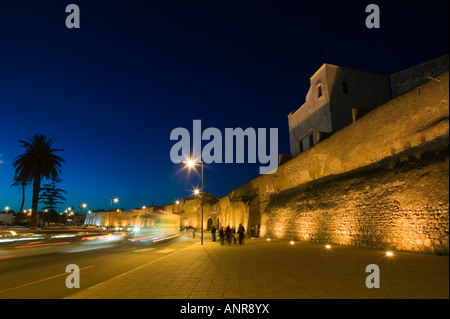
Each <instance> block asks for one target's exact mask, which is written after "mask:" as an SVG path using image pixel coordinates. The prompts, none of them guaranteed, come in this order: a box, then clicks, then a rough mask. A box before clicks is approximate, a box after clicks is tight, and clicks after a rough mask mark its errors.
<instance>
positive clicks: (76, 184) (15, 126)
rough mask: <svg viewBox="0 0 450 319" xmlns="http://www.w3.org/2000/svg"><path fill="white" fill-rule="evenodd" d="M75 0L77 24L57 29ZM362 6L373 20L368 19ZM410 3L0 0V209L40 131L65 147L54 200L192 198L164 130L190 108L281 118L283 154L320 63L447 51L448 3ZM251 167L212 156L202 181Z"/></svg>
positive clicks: (103, 203)
mask: <svg viewBox="0 0 450 319" xmlns="http://www.w3.org/2000/svg"><path fill="white" fill-rule="evenodd" d="M70 3H75V4H77V5H78V6H79V8H80V12H81V28H80V29H68V28H66V25H65V19H66V17H67V16H68V15H69V13H66V12H65V8H66V6H67V5H68V4H70ZM370 3H376V4H378V5H379V7H380V12H381V28H380V29H368V28H366V26H365V19H366V17H367V15H368V13H366V12H365V8H366V6H367V5H368V4H370ZM417 3H419V2H411V1H376V2H373V1H372V2H370V1H311V2H310V3H309V4H305V2H303V1H292V2H288V1H280V2H276V3H275V2H265V1H112V0H108V1H98V0H96V1H80V0H73V1H60V0H54V1H42V0H39V1H18V0H0V39H1V42H0V118H1V123H0V211H1V210H2V209H3V208H4V207H5V206H7V205H8V206H10V207H11V209H13V210H15V211H17V210H18V209H19V208H20V203H21V191H20V189H19V188H14V187H11V184H12V182H13V176H14V168H13V165H12V163H13V161H14V160H15V158H16V157H17V156H18V155H20V154H21V153H22V152H23V149H22V148H21V146H20V144H19V142H18V141H19V140H21V139H26V138H27V137H32V136H33V135H34V134H36V133H39V134H44V135H46V136H47V137H48V138H51V139H54V140H56V142H55V144H54V147H56V148H61V149H64V150H65V151H64V152H61V153H57V154H58V155H60V156H61V157H63V158H64V159H65V161H66V163H65V164H64V165H63V166H62V174H61V178H62V179H63V182H62V183H61V184H60V187H61V188H63V189H65V190H67V192H68V194H67V202H66V203H65V205H63V207H62V208H61V209H63V208H64V207H68V206H75V207H76V208H77V209H78V206H79V205H80V204H81V203H83V202H85V203H87V204H88V209H91V210H95V209H101V208H103V209H108V208H109V205H110V199H111V197H115V196H117V197H118V198H119V199H120V205H119V207H123V208H125V209H130V208H136V207H141V206H142V205H150V204H151V203H152V202H154V203H155V204H158V205H162V204H165V203H170V202H173V201H174V200H176V199H180V198H181V197H183V196H191V194H192V189H193V188H194V187H196V186H200V176H199V174H195V173H194V172H191V173H190V174H188V173H187V171H186V170H183V169H182V165H181V164H179V165H176V164H173V163H172V162H171V160H170V156H169V152H170V149H171V147H172V146H173V145H174V143H175V142H174V141H170V139H169V137H170V132H171V131H172V130H173V129H174V128H177V127H184V128H187V129H188V130H189V131H191V132H192V121H193V120H194V119H200V120H202V127H203V129H205V128H207V127H216V128H218V129H220V130H221V131H222V132H224V130H225V128H236V127H241V128H243V129H245V128H248V127H252V128H255V129H256V128H267V129H268V128H271V127H276V128H278V135H279V141H278V142H279V143H278V150H279V153H289V152H290V150H289V134H288V121H287V115H288V114H289V112H291V111H294V110H296V109H297V108H298V107H299V106H300V105H302V104H303V102H304V99H305V96H306V93H307V91H308V88H309V78H310V77H311V76H312V75H313V74H314V72H315V71H316V70H317V69H318V68H319V67H320V66H321V65H322V64H323V63H325V62H327V63H331V64H335V65H339V66H344V67H349V68H354V69H358V70H362V71H367V72H373V73H378V74H383V75H389V74H392V73H394V72H397V71H400V70H402V69H405V68H408V67H410V66H413V65H415V64H419V63H422V62H425V61H427V60H430V59H433V58H436V57H438V56H441V55H443V54H447V53H448V52H449V33H448V27H449V16H448V11H449V2H448V1H447V0H438V1H434V0H431V1H426V2H420V5H417ZM327 49H328V50H327ZM259 166H260V164H259V163H257V164H211V165H207V166H205V191H207V192H211V193H212V195H213V196H217V197H220V196H224V195H226V194H227V193H228V192H229V191H231V190H233V189H234V188H236V187H238V186H239V185H241V184H243V183H245V182H247V181H249V180H251V179H253V178H255V177H257V176H258V174H259ZM43 183H45V181H44V182H43ZM31 189H32V187H31V186H30V187H29V188H28V189H27V193H26V197H27V198H26V199H27V200H26V203H25V207H24V208H25V209H28V208H31V196H32V193H31ZM40 208H42V206H40Z"/></svg>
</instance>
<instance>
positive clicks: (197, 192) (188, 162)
mask: <svg viewBox="0 0 450 319" xmlns="http://www.w3.org/2000/svg"><path fill="white" fill-rule="evenodd" d="M200 163H201V164H202V188H201V190H199V189H198V188H196V189H195V190H194V194H195V195H198V196H200V194H201V196H200V197H201V200H202V220H201V223H200V225H201V237H200V238H201V240H200V243H201V245H203V197H204V196H203V158H200ZM186 164H187V166H188V167H189V168H193V167H194V166H195V165H196V164H197V163H196V161H194V160H192V159H190V160H188V161H187V163H186Z"/></svg>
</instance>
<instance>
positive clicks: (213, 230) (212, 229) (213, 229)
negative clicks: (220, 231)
mask: <svg viewBox="0 0 450 319" xmlns="http://www.w3.org/2000/svg"><path fill="white" fill-rule="evenodd" d="M211 235H212V241H216V226H214V225H212V226H211Z"/></svg>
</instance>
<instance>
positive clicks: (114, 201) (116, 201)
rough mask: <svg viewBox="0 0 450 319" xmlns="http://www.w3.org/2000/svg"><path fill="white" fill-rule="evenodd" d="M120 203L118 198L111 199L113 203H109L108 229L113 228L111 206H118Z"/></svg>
mask: <svg viewBox="0 0 450 319" xmlns="http://www.w3.org/2000/svg"><path fill="white" fill-rule="evenodd" d="M118 202H119V199H118V198H117V197H113V198H111V201H110V202H109V222H108V227H111V206H112V203H114V204H117V203H118Z"/></svg>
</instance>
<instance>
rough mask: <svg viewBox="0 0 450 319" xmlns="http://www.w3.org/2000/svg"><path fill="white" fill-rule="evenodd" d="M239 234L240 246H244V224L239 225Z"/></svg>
mask: <svg viewBox="0 0 450 319" xmlns="http://www.w3.org/2000/svg"><path fill="white" fill-rule="evenodd" d="M238 234H239V245H242V244H243V243H244V234H245V228H244V226H242V224H239V228H238Z"/></svg>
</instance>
